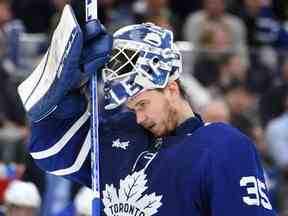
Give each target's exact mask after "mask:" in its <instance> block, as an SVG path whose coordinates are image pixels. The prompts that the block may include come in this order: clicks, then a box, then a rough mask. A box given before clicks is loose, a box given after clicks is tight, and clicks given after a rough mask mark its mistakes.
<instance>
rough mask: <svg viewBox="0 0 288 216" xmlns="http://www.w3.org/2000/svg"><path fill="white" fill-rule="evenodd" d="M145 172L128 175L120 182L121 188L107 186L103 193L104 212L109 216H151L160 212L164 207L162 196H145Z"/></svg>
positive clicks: (153, 194)
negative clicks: (162, 206) (161, 207)
mask: <svg viewBox="0 0 288 216" xmlns="http://www.w3.org/2000/svg"><path fill="white" fill-rule="evenodd" d="M146 183H147V180H146V174H145V173H144V170H140V171H139V172H134V173H133V174H132V175H128V176H127V177H126V178H125V179H124V180H120V188H119V190H118V193H117V190H116V188H115V187H114V186H113V185H106V187H105V190H104V191H103V199H102V201H103V204H104V206H105V208H104V212H105V214H106V215H107V216H132V215H133V216H151V215H154V214H156V213H157V212H158V210H157V209H158V208H159V207H160V206H161V205H162V203H161V199H162V195H160V196H156V194H155V193H152V194H149V195H147V194H145V195H143V193H144V192H145V191H146V190H147V188H148V187H147V186H145V185H146Z"/></svg>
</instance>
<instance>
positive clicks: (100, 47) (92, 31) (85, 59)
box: [80, 20, 113, 77]
mask: <svg viewBox="0 0 288 216" xmlns="http://www.w3.org/2000/svg"><path fill="white" fill-rule="evenodd" d="M82 31H83V37H84V44H83V48H82V53H81V58H80V64H82V65H83V68H84V72H85V73H86V75H88V76H89V77H90V76H91V75H92V74H93V73H95V72H97V71H100V70H99V69H100V68H102V67H103V66H104V64H105V63H106V62H107V61H108V60H109V58H110V56H111V52H112V44H113V40H112V36H111V35H109V34H108V33H107V32H106V31H105V28H104V26H103V25H101V23H100V21H99V20H91V21H89V22H88V23H86V24H85V26H84V28H82Z"/></svg>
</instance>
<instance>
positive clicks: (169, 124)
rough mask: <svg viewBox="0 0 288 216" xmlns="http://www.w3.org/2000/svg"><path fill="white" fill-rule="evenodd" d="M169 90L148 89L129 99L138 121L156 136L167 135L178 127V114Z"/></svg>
mask: <svg viewBox="0 0 288 216" xmlns="http://www.w3.org/2000/svg"><path fill="white" fill-rule="evenodd" d="M171 101H172V98H171V95H170V94H169V91H167V90H165V89H164V90H163V91H159V90H147V91H144V92H142V93H140V94H139V95H136V96H135V97H133V98H131V99H129V100H128V103H127V106H128V108H129V109H131V110H133V111H134V112H135V114H136V118H137V123H138V124H140V125H141V126H142V127H144V128H145V129H147V130H149V131H150V132H151V133H153V134H154V135H155V136H156V137H159V136H165V135H167V134H169V133H170V132H171V131H173V130H174V129H175V128H176V127H177V114H176V110H175V109H174V107H173V104H172V102H171Z"/></svg>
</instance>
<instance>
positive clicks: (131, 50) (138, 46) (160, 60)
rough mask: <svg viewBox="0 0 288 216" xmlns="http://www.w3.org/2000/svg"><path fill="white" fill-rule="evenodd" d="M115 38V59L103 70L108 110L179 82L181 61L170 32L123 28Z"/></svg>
mask: <svg viewBox="0 0 288 216" xmlns="http://www.w3.org/2000/svg"><path fill="white" fill-rule="evenodd" d="M113 38H114V41H113V50H112V56H111V58H110V60H109V62H108V63H107V64H106V65H105V67H104V68H103V69H102V78H103V81H104V93H105V109H108V110H110V109H114V108H116V107H119V106H120V105H121V104H123V103H124V102H126V101H127V99H128V98H129V97H133V96H135V95H136V94H138V93H140V92H142V91H144V90H148V89H155V88H164V87H165V86H166V85H167V84H168V82H169V81H173V80H176V79H178V78H179V75H180V73H181V72H182V58H181V54H180V52H179V51H178V49H177V48H176V46H175V44H174V43H173V33H172V32H171V31H170V30H167V29H164V28H161V27H158V26H156V25H154V24H152V23H144V24H139V25H130V26H126V27H124V28H121V29H119V30H118V31H116V32H115V33H114V35H113Z"/></svg>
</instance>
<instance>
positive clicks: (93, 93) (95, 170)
mask: <svg viewBox="0 0 288 216" xmlns="http://www.w3.org/2000/svg"><path fill="white" fill-rule="evenodd" d="M85 9H86V13H85V15H86V22H89V21H90V20H94V19H97V18H98V13H97V0H85ZM90 97H91V100H90V101H91V104H90V105H91V117H90V119H91V123H90V124H91V126H90V133H91V174H92V176H91V178H92V190H93V201H92V216H100V167H99V138H98V128H99V120H98V97H97V73H96V72H95V73H93V75H92V78H91V80H90Z"/></svg>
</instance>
